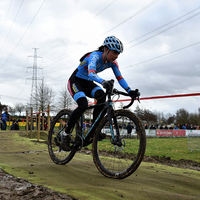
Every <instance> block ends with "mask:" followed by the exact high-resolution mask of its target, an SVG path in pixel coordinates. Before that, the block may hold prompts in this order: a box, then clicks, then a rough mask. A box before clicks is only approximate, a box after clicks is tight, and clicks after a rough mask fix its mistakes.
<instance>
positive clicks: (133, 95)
mask: <svg viewBox="0 0 200 200" xmlns="http://www.w3.org/2000/svg"><path fill="white" fill-rule="evenodd" d="M128 94H129V95H130V97H131V98H134V99H136V98H137V97H139V96H140V93H139V90H138V89H135V90H130V91H129V92H128Z"/></svg>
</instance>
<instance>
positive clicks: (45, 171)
mask: <svg viewBox="0 0 200 200" xmlns="http://www.w3.org/2000/svg"><path fill="white" fill-rule="evenodd" d="M146 159H147V161H148V159H149V161H151V162H154V163H149V162H143V163H142V164H141V166H140V167H139V169H138V170H137V171H136V172H135V173H134V174H133V175H132V176H130V177H128V178H127V179H124V180H113V179H108V178H105V177H104V176H102V175H101V174H100V173H99V172H98V170H97V169H96V167H95V165H94V163H93V160H92V157H91V156H90V152H88V151H86V152H84V154H80V153H78V154H76V156H75V157H74V158H73V160H72V161H71V162H70V163H69V164H68V165H64V166H59V165H55V164H54V163H53V162H52V161H51V160H50V158H49V155H48V152H47V147H46V145H44V144H38V143H33V142H30V141H27V139H26V138H21V137H16V135H13V134H10V133H3V132H0V166H1V168H2V169H3V170H5V171H6V172H7V173H8V174H5V173H4V172H3V171H2V170H0V197H1V198H0V199H9V200H10V199H11V200H12V199H20V200H24V199H42V200H44V199H47V200H49V199H56V200H57V199H81V200H84V199H92V200H94V199H137V200H138V199H145V200H146V199H164V200H165V199H170V200H171V199H173V200H174V199H175V200H176V199H181V200H182V199H185V200H186V199H187V200H190V199H193V200H195V199H200V190H199V188H200V172H199V171H198V170H199V169H200V168H198V167H199V166H196V167H197V170H188V169H182V168H177V167H170V166H165V165H160V164H159V162H160V161H159V160H160V158H157V157H155V158H154V157H151V158H145V160H146ZM163 160H164V159H163ZM166 160H168V161H170V162H171V163H170V162H168V164H169V165H174V163H172V162H173V161H171V160H170V159H169V158H166ZM163 163H164V161H163ZM187 165H188V163H187ZM194 167H195V166H194ZM9 174H12V175H14V176H12V175H9ZM15 177H20V178H15ZM25 180H27V181H25ZM47 187H48V188H51V189H53V190H50V189H48V188H47ZM55 191H58V192H55ZM67 195H69V196H67ZM73 197H74V198H73Z"/></svg>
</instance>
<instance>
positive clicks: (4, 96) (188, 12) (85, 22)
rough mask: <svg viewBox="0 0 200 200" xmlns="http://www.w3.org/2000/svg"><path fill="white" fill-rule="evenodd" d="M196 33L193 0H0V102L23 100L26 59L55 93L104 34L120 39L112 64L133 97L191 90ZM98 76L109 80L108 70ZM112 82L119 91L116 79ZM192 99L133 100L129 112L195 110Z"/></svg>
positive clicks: (194, 88) (198, 20) (199, 38)
mask: <svg viewBox="0 0 200 200" xmlns="http://www.w3.org/2000/svg"><path fill="white" fill-rule="evenodd" d="M199 33H200V3H199V0H181V1H180V0H142V1H137V0H102V1H98V0H84V1H81V0H68V1H66V0H56V1H54V0H34V1H30V0H1V1H0V102H1V103H2V104H7V105H9V106H15V105H16V104H18V103H23V104H27V103H29V102H30V99H29V97H30V94H31V89H32V77H33V65H34V64H37V82H38V83H41V80H42V79H43V80H44V83H45V84H46V85H47V86H48V87H50V88H52V90H53V91H54V92H55V95H56V97H58V96H59V93H60V92H61V90H62V88H63V87H65V86H66V84H67V81H68V78H69V77H70V75H71V73H72V72H73V71H74V70H75V69H76V67H77V66H78V65H79V59H80V57H82V55H84V54H85V53H87V52H89V51H93V50H96V49H97V48H98V47H99V46H101V45H102V44H103V41H104V39H105V38H106V37H107V36H111V35H114V36H116V37H117V38H119V39H120V40H121V41H122V43H123V44H124V52H123V53H122V54H120V55H119V57H118V59H117V61H118V64H119V68H120V71H121V73H122V75H123V77H124V78H125V80H126V81H127V83H128V84H129V86H130V87H131V88H132V89H135V88H138V89H139V90H140V93H141V98H144V97H154V96H168V95H178V94H192V93H199V91H200V85H199V79H200V77H199V75H200V64H199V52H200V51H199V50H200V34H199ZM35 49H36V50H35ZM34 53H37V59H35V61H37V63H34ZM98 75H99V76H100V77H102V78H103V79H105V80H110V79H115V77H114V74H113V73H112V70H111V69H107V70H105V71H103V72H101V73H99V74H98ZM115 80H116V79H115ZM115 87H116V88H117V89H121V87H120V86H119V84H118V83H117V81H115ZM122 90H123V89H122ZM199 100H200V96H189V97H179V98H165V99H154V100H141V103H140V104H139V103H137V102H136V103H135V104H134V105H133V106H132V109H134V108H135V107H136V106H139V107H140V108H142V109H149V110H150V111H152V112H162V113H163V114H168V113H170V114H175V113H176V111H177V110H178V109H182V108H183V109H186V110H187V111H188V112H190V113H195V112H198V108H200V105H199ZM124 104H125V103H124Z"/></svg>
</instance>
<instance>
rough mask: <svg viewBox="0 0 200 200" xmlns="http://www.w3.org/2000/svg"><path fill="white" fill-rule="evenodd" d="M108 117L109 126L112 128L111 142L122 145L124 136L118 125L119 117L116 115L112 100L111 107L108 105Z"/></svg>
mask: <svg viewBox="0 0 200 200" xmlns="http://www.w3.org/2000/svg"><path fill="white" fill-rule="evenodd" d="M108 119H109V126H110V130H111V139H110V140H111V143H112V144H113V145H116V146H118V147H121V146H122V145H123V143H122V138H121V137H120V132H119V126H118V123H117V118H116V116H115V113H114V110H113V107H112V102H110V104H109V107H108ZM112 119H113V121H112ZM114 127H115V131H114ZM115 132H116V133H115Z"/></svg>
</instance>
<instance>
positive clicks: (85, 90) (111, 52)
mask: <svg viewBox="0 0 200 200" xmlns="http://www.w3.org/2000/svg"><path fill="white" fill-rule="evenodd" d="M122 52H123V44H122V42H121V41H120V40H119V39H118V38H116V37H115V36H109V37H107V38H106V39H105V40H104V43H103V45H102V46H100V47H99V48H98V50H96V51H93V52H88V53H86V54H85V55H84V56H83V57H82V58H81V59H80V64H79V66H78V68H77V69H76V70H75V71H74V72H73V73H72V75H71V77H70V78H69V80H68V86H67V87H68V90H69V92H70V94H71V95H72V97H73V99H74V100H75V101H76V103H77V104H78V107H77V108H76V109H75V110H74V111H73V113H72V114H71V116H70V118H69V121H68V125H67V126H66V129H65V132H62V133H61V148H62V149H63V150H64V151H70V150H71V146H70V133H71V131H72V130H73V127H74V125H75V123H76V121H77V120H78V119H79V117H80V116H81V114H82V113H83V112H84V111H85V110H86V108H87V106H88V101H87V98H86V96H88V97H90V98H95V99H96V100H97V104H99V103H103V102H105V100H106V96H105V95H104V94H105V93H104V91H103V89H102V88H101V87H100V86H98V85H97V84H96V83H94V82H97V83H99V84H101V85H102V86H103V87H104V88H105V89H109V88H110V87H111V82H109V81H106V80H104V79H103V78H101V77H99V76H98V75H97V73H98V72H101V71H103V70H105V69H107V68H112V70H113V72H114V74H115V77H116V78H117V80H118V82H119V84H120V85H121V87H122V88H124V89H125V90H126V91H127V92H128V93H129V95H130V96H131V97H132V96H136V95H137V94H136V93H137V92H135V91H134V90H131V88H130V87H129V86H128V84H127V82H126V81H125V79H124V78H123V77H122V75H121V72H120V71H119V67H118V63H117V61H116V59H117V58H118V56H119V54H120V53H122ZM102 108H103V106H102V107H101V106H98V107H96V108H95V109H94V111H93V122H94V121H95V119H96V118H97V116H98V115H99V113H100V112H101V110H102Z"/></svg>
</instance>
